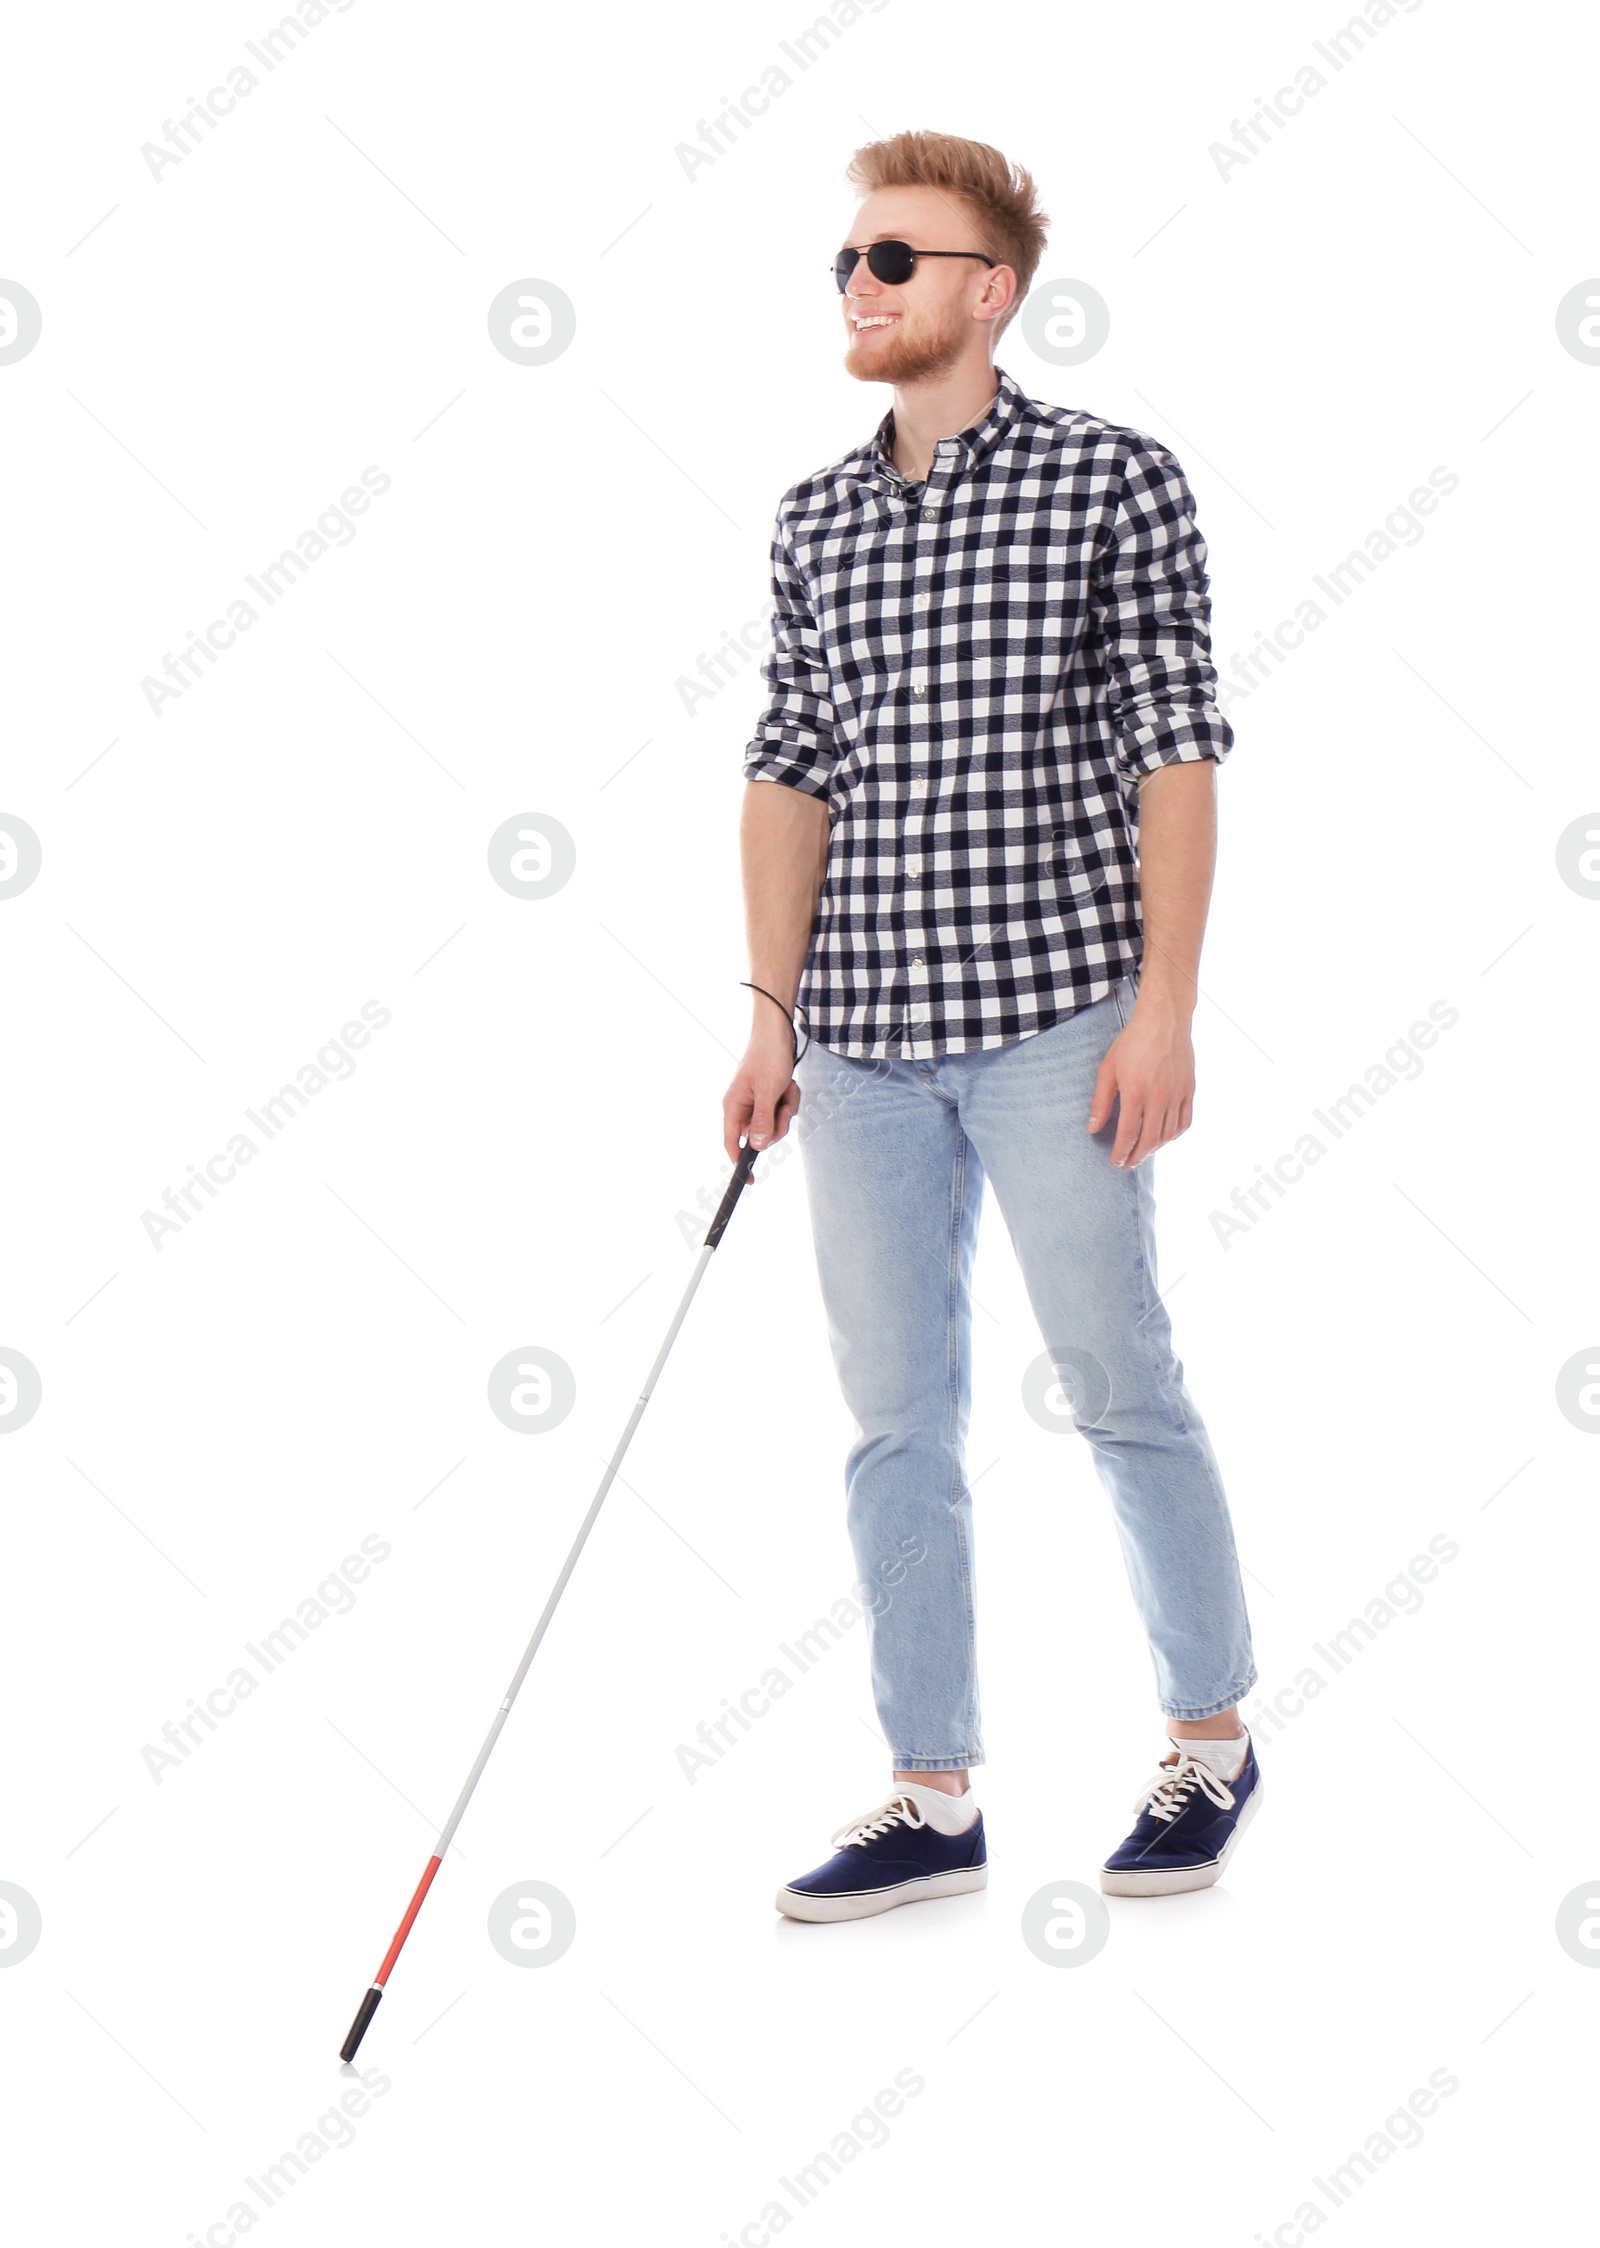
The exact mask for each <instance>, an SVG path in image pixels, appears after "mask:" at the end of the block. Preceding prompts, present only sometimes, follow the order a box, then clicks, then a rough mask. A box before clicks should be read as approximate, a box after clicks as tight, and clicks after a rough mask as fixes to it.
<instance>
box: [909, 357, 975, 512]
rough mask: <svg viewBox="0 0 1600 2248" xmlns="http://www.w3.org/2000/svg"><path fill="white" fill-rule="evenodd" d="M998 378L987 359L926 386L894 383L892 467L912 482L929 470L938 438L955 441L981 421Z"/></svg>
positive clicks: (937, 376) (957, 368)
mask: <svg viewBox="0 0 1600 2248" xmlns="http://www.w3.org/2000/svg"><path fill="white" fill-rule="evenodd" d="M999 389H1000V378H999V377H998V375H997V374H996V373H995V370H994V368H993V367H992V366H991V365H990V364H989V362H988V361H987V360H985V361H984V362H983V364H982V365H981V366H974V367H952V368H951V369H950V371H949V373H948V374H943V375H936V376H934V377H933V379H932V380H931V381H928V382H914V383H906V384H904V385H903V386H902V385H899V384H897V385H896V386H895V393H894V465H895V467H896V468H897V469H899V471H900V473H901V475H902V476H906V477H909V478H910V479H911V481H912V482H913V483H916V482H918V481H919V480H920V479H921V478H922V477H924V476H926V475H927V473H928V471H929V469H930V468H931V467H932V466H933V448H934V447H935V445H937V444H938V442H939V440H940V438H941V437H955V436H957V435H959V433H960V432H961V431H962V430H963V429H970V428H971V427H972V425H973V423H974V422H976V421H981V420H982V419H983V414H984V410H985V408H986V407H988V406H989V405H990V404H992V402H993V401H994V399H995V398H996V397H997V396H998V394H999Z"/></svg>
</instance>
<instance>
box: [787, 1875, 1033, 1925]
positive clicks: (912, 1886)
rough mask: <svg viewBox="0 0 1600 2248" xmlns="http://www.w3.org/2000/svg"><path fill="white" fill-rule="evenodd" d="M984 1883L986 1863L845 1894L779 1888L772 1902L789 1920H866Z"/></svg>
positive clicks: (983, 1886)
mask: <svg viewBox="0 0 1600 2248" xmlns="http://www.w3.org/2000/svg"><path fill="white" fill-rule="evenodd" d="M988 1885H989V1868H988V1867H987V1865H981V1866H957V1867H956V1868H955V1869H954V1871H953V1872H950V1873H925V1874H923V1876H922V1877H921V1879H920V1880H917V1881H897V1882H896V1883H895V1884H894V1886H893V1887H892V1888H889V1889H865V1890H857V1891H856V1892H855V1894H854V1895H853V1896H846V1897H812V1896H808V1895H807V1894H806V1892H805V1891H804V1890H803V1889H780V1890H779V1891H778V1894H777V1896H776V1897H775V1898H774V1899H773V1903H774V1904H775V1905H776V1906H777V1908H778V1910H779V1911H780V1912H781V1913H783V1914H785V1915H786V1916H787V1917H788V1918H789V1919H790V1920H866V1919H867V1918H869V1917H870V1915H871V1914H873V1913H875V1912H893V1910H894V1908H895V1906H896V1905H915V1904H921V1903H922V1901H923V1899H924V1898H926V1897H964V1896H967V1895H968V1894H969V1893H970V1892H971V1891H972V1890H974V1889H986V1888H987V1887H988Z"/></svg>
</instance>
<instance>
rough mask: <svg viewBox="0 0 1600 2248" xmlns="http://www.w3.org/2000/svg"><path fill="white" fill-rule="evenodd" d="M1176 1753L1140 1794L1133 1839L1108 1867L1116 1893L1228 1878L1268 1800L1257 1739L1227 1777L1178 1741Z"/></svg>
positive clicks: (1106, 1881) (1201, 1885) (1169, 1889)
mask: <svg viewBox="0 0 1600 2248" xmlns="http://www.w3.org/2000/svg"><path fill="white" fill-rule="evenodd" d="M1173 1746H1174V1747H1175V1748H1177V1749H1178V1754H1177V1757H1176V1758H1175V1760H1174V1761H1173V1762H1172V1763H1170V1764H1163V1765H1162V1766H1161V1767H1160V1768H1159V1770H1158V1771H1157V1772H1156V1775H1155V1777H1154V1779H1152V1780H1151V1782H1150V1784H1149V1786H1148V1787H1147V1788H1146V1789H1145V1790H1144V1791H1143V1793H1142V1794H1141V1795H1140V1796H1139V1798H1138V1801H1137V1803H1136V1804H1135V1806H1134V1807H1135V1809H1136V1810H1137V1811H1138V1813H1139V1817H1138V1820H1137V1821H1136V1823H1135V1825H1134V1829H1133V1832H1132V1833H1131V1834H1130V1835H1129V1837H1128V1839H1127V1841H1126V1842H1123V1843H1120V1844H1119V1845H1118V1847H1117V1848H1116V1849H1115V1850H1113V1851H1112V1853H1111V1855H1110V1857H1109V1858H1107V1860H1106V1862H1105V1864H1104V1865H1103V1866H1102V1867H1101V1869H1100V1887H1101V1889H1102V1890H1103V1891H1104V1893H1105V1894H1106V1895H1107V1896H1108V1897H1172V1896H1176V1895H1177V1894H1178V1893H1179V1892H1180V1891H1181V1890H1184V1889H1209V1888H1210V1887H1211V1884H1212V1883H1213V1882H1214V1881H1219V1880H1220V1879H1221V1878H1222V1873H1223V1869H1224V1868H1225V1867H1226V1865H1227V1863H1228V1860H1229V1859H1230V1858H1231V1857H1232V1855H1233V1850H1234V1845H1235V1843H1237V1841H1238V1839H1239V1837H1240V1835H1241V1834H1243V1832H1244V1830H1245V1828H1246V1827H1247V1826H1248V1825H1249V1824H1250V1821H1251V1820H1252V1819H1253V1818H1254V1817H1255V1815H1256V1807H1257V1805H1258V1804H1259V1803H1260V1801H1261V1768H1260V1766H1259V1765H1258V1764H1257V1762H1256V1745H1255V1742H1254V1741H1251V1742H1250V1744H1249V1746H1248V1747H1247V1748H1246V1750H1245V1752H1244V1765H1243V1768H1242V1770H1241V1771H1240V1773H1239V1777H1238V1778H1237V1779H1236V1780H1223V1779H1219V1778H1218V1776H1217V1774H1216V1773H1215V1772H1213V1771H1212V1769H1211V1767H1210V1765H1209V1764H1202V1763H1201V1762H1200V1761H1199V1759H1198V1758H1197V1757H1193V1756H1190V1755H1189V1754H1188V1753H1187V1752H1186V1751H1185V1750H1184V1749H1183V1748H1182V1747H1181V1746H1180V1744H1178V1743H1177V1742H1174V1744H1173Z"/></svg>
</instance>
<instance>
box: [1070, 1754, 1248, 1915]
mask: <svg viewBox="0 0 1600 2248" xmlns="http://www.w3.org/2000/svg"><path fill="white" fill-rule="evenodd" d="M1265 1785H1266V1783H1265V1782H1264V1781H1263V1780H1261V1779H1260V1778H1259V1777H1258V1778H1257V1780H1256V1784H1255V1786H1254V1787H1253V1788H1252V1789H1251V1791H1250V1800H1249V1801H1248V1802H1247V1803H1246V1805H1245V1807H1244V1809H1243V1810H1242V1811H1241V1812H1240V1813H1239V1823H1238V1825H1237V1826H1236V1827H1235V1828H1234V1830H1233V1832H1232V1834H1230V1835H1229V1837H1228V1839H1227V1841H1226V1842H1225V1843H1224V1844H1223V1845H1222V1848H1221V1850H1220V1851H1219V1852H1218V1853H1217V1855H1216V1857H1214V1858H1213V1859H1211V1860H1210V1862H1209V1863H1208V1864H1206V1865H1203V1866H1168V1867H1157V1868H1154V1869H1152V1870H1151V1871H1150V1872H1148V1873H1141V1872H1138V1871H1136V1870H1133V1869H1128V1868H1118V1869H1117V1870H1116V1871H1115V1872H1113V1870H1112V1869H1111V1867H1109V1866H1102V1867H1101V1868H1100V1893H1101V1895H1102V1896H1104V1897H1179V1896H1182V1895H1183V1894H1184V1892H1185V1891H1186V1890H1189V1889H1209V1888H1210V1887H1211V1885H1212V1883H1213V1882H1216V1881H1220V1880H1221V1879H1222V1876H1223V1874H1224V1873H1225V1872H1226V1871H1227V1865H1228V1860H1229V1859H1230V1858H1231V1857H1232V1856H1233V1853H1234V1851H1235V1850H1236V1849H1237V1848H1238V1846H1239V1837H1240V1835H1241V1834H1243V1832H1244V1830H1245V1828H1246V1827H1247V1826H1248V1825H1249V1824H1250V1821H1251V1820H1252V1819H1253V1818H1254V1817H1255V1815H1256V1812H1257V1811H1258V1810H1259V1808H1260V1805H1261V1797H1262V1793H1263V1791H1264V1788H1265Z"/></svg>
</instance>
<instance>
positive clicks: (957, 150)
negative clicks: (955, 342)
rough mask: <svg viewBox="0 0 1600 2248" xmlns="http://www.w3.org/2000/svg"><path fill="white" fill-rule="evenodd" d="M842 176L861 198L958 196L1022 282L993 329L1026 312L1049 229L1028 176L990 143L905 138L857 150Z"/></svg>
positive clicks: (988, 245)
mask: <svg viewBox="0 0 1600 2248" xmlns="http://www.w3.org/2000/svg"><path fill="white" fill-rule="evenodd" d="M845 178H846V179H847V180H848V181H849V183H850V185H851V186H852V187H854V188H857V189H859V190H860V192H861V193H862V194H863V195H870V194H871V193H872V192H873V190H874V189H875V188H879V187H936V188H943V189H944V190H945V191H946V193H948V194H951V195H958V196H960V197H961V199H962V201H963V202H964V203H965V204H966V205H967V206H968V208H969V210H970V211H971V214H972V216H973V217H974V218H975V219H976V220H977V224H978V232H979V234H980V235H981V236H982V238H983V246H984V248H985V249H986V250H987V251H988V252H989V254H990V256H991V257H994V258H997V259H998V260H999V262H1000V263H1001V264H1002V265H1008V266H1010V267H1011V269H1012V271H1013V272H1014V273H1015V274H1016V277H1017V294H1016V297H1015V300H1014V301H1013V303H1012V305H1011V307H1010V309H1009V310H1008V311H1007V312H1006V313H1005V314H1004V315H1003V316H1002V317H1001V318H1000V319H999V320H998V321H997V322H996V323H995V334H996V336H999V335H1000V333H1001V332H1002V330H1004V329H1005V328H1006V327H1007V326H1008V325H1009V323H1010V322H1011V321H1012V320H1013V319H1014V318H1015V317H1016V314H1017V313H1018V312H1019V311H1020V310H1021V307H1022V300H1023V298H1024V297H1025V296H1026V295H1027V293H1028V290H1029V289H1030V287H1031V286H1032V284H1033V277H1034V275H1035V274H1036V273H1037V272H1038V270H1039V260H1040V259H1041V257H1043V255H1044V246H1045V240H1046V236H1047V233H1048V230H1049V226H1050V221H1049V219H1048V217H1047V216H1046V215H1045V213H1044V212H1043V211H1041V210H1040V208H1039V198H1038V191H1037V189H1036V188H1035V186H1034V183H1033V179H1032V176H1031V174H1029V173H1028V172H1025V171H1024V170H1023V168H1022V166H1021V165H1020V164H1012V163H1010V162H1008V161H1007V159H1006V158H1005V157H1004V156H1002V155H1001V153H1000V151H999V149H997V148H991V147H990V146H989V144H988V142H987V141H974V140H960V139H958V138H957V136H956V135H955V134H954V133H914V132H907V133H896V134H895V135H894V136H893V138H892V139H890V140H881V141H869V142H867V144H866V146H865V147H863V148H858V149H857V150H856V152H855V154H854V156H852V157H851V159H850V163H849V166H848V168H847V169H846V172H845Z"/></svg>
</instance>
